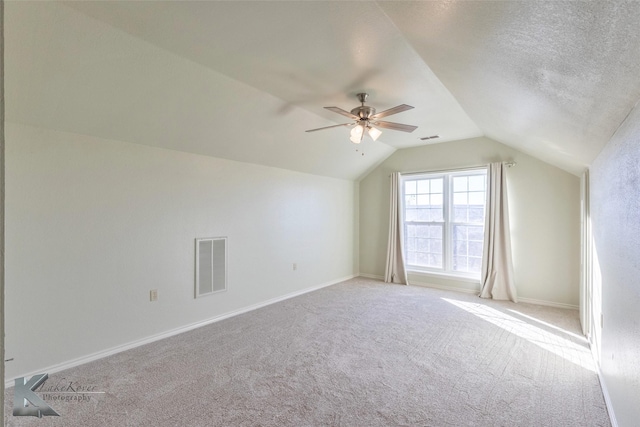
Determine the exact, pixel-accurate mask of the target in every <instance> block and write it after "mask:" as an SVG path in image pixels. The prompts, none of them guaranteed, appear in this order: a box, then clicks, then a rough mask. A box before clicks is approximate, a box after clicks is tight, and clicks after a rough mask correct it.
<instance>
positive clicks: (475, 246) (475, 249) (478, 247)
mask: <svg viewBox="0 0 640 427" xmlns="http://www.w3.org/2000/svg"><path fill="white" fill-rule="evenodd" d="M469 255H470V256H476V257H480V258H482V242H473V241H471V242H469Z"/></svg>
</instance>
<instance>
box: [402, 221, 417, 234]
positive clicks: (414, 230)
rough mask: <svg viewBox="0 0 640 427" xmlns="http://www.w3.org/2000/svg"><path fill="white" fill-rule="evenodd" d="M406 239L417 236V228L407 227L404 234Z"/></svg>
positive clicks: (413, 226)
mask: <svg viewBox="0 0 640 427" xmlns="http://www.w3.org/2000/svg"><path fill="white" fill-rule="evenodd" d="M404 234H405V236H406V237H415V236H416V226H415V225H410V224H408V225H407V228H406V229H405V232H404Z"/></svg>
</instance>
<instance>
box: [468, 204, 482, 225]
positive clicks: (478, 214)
mask: <svg viewBox="0 0 640 427" xmlns="http://www.w3.org/2000/svg"><path fill="white" fill-rule="evenodd" d="M468 222H477V223H481V224H482V223H484V208H469V220H468Z"/></svg>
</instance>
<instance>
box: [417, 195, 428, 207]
mask: <svg viewBox="0 0 640 427" xmlns="http://www.w3.org/2000/svg"><path fill="white" fill-rule="evenodd" d="M427 205H429V195H428V194H418V206H427Z"/></svg>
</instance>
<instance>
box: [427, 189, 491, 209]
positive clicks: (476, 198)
mask: <svg viewBox="0 0 640 427" xmlns="http://www.w3.org/2000/svg"><path fill="white" fill-rule="evenodd" d="M418 197H420V196H418ZM484 200H485V196H484V191H482V192H480V191H472V192H470V193H469V204H470V205H475V206H478V205H480V206H482V205H484Z"/></svg>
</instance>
